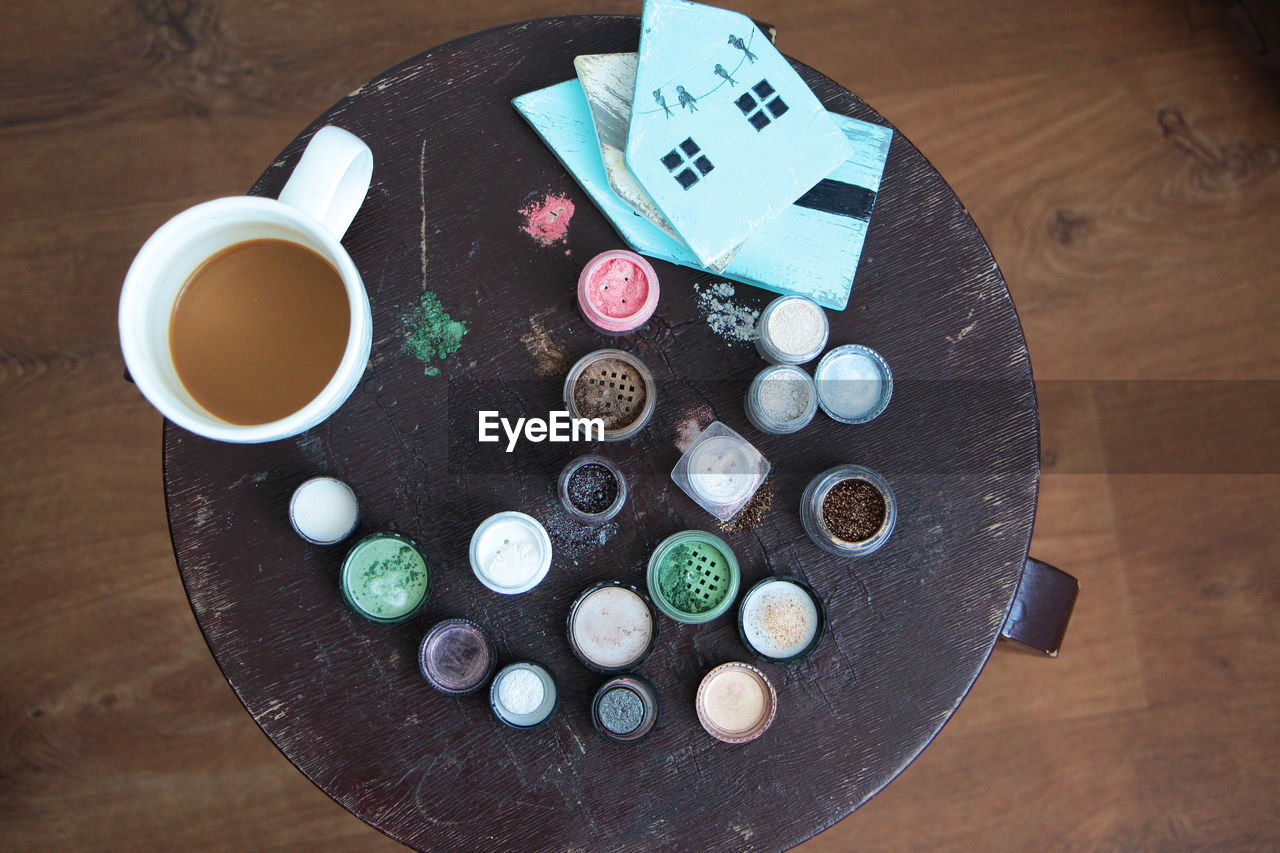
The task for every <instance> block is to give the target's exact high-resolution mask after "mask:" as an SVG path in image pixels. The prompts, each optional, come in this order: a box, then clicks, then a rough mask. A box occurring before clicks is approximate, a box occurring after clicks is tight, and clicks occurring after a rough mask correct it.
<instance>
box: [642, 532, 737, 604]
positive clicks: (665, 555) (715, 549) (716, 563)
mask: <svg viewBox="0 0 1280 853" xmlns="http://www.w3.org/2000/svg"><path fill="white" fill-rule="evenodd" d="M646 582H647V584H648V587H649V596H650V598H652V599H653V603H654V604H656V605H657V606H658V609H659V610H661V611H662V612H663V613H665V614H666V615H667V616H670V617H671V618H672V619H674V620H676V621H677V622H684V623H687V624H691V625H692V624H698V623H700V622H710V621H711V620H712V619H715V618H716V617H717V616H719V615H721V614H722V613H724V612H725V611H727V610H728V609H729V608H730V607H732V606H733V600H734V598H735V597H736V596H737V595H738V584H739V582H740V581H739V575H738V558H737V557H736V556H734V553H733V551H732V550H731V549H730V548H729V546H728V545H727V544H726V543H725V541H724V540H723V539H721V538H720V537H719V536H713V535H712V534H710V533H706V532H704V531H702V530H685V531H683V532H681V533H676V534H675V535H673V536H668V537H667V538H666V539H664V540H662V542H661V544H659V545H658V547H657V548H654V549H653V555H652V556H651V557H649V571H648V573H647V574H646Z"/></svg>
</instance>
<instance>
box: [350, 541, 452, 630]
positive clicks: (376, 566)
mask: <svg viewBox="0 0 1280 853" xmlns="http://www.w3.org/2000/svg"><path fill="white" fill-rule="evenodd" d="M339 584H340V585H341V587H342V598H343V600H345V601H346V602H347V604H349V605H350V606H351V609H352V610H354V611H355V612H356V613H358V614H360V615H361V616H363V617H364V618H366V619H369V620H371V621H373V622H403V621H404V620H406V619H408V618H410V617H412V616H413V615H414V614H415V613H417V612H418V611H419V610H421V609H422V605H423V604H425V603H426V601H427V598H429V597H430V595H431V565H430V563H428V562H427V556H426V554H424V553H423V552H422V549H421V548H419V547H418V543H416V542H414V541H413V540H412V539H410V538H409V537H408V536H403V535H401V534H399V533H374V534H372V535H370V536H366V537H365V538H363V539H361V540H360V541H359V542H357V543H356V544H355V545H353V546H352V548H351V550H350V551H348V552H347V557H346V559H345V560H343V561H342V571H341V573H340V575H339Z"/></svg>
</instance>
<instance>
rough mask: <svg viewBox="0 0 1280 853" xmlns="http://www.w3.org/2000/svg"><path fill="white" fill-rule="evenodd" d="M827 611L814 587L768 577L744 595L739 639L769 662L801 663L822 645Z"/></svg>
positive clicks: (781, 578) (739, 609)
mask: <svg viewBox="0 0 1280 853" xmlns="http://www.w3.org/2000/svg"><path fill="white" fill-rule="evenodd" d="M826 623H827V616H826V609H825V608H824V607H823V606H822V599H820V598H818V594H817V593H816V592H814V591H813V588H812V587H811V586H809V585H808V584H807V583H805V582H804V581H802V580H800V579H799V578H797V577H791V576H790V575H782V576H779V577H771V578H765V579H764V580H762V581H760V582H759V583H757V584H756V585H755V586H753V587H751V589H749V590H747V592H746V595H744V596H742V604H741V605H739V607H738V636H739V637H741V638H742V644H743V645H745V646H746V647H747V648H748V649H750V650H751V651H752V652H754V653H755V654H756V655H759V656H760V657H761V658H763V659H764V660H766V661H768V662H769V663H784V664H785V663H797V662H799V661H801V660H804V659H805V658H806V657H808V656H809V655H810V654H812V653H813V650H814V649H816V648H817V647H818V645H819V644H820V643H821V642H822V634H823V632H824V630H825V628H826Z"/></svg>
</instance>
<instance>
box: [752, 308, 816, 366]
mask: <svg viewBox="0 0 1280 853" xmlns="http://www.w3.org/2000/svg"><path fill="white" fill-rule="evenodd" d="M756 330H757V331H758V333H759V334H758V336H757V337H756V350H757V351H758V352H759V353H760V356H761V357H762V358H763V359H764V360H765V361H767V362H769V363H771V364H804V363H805V362H809V361H813V360H814V359H815V358H817V357H818V354H819V353H821V352H822V350H823V348H824V347H826V345H827V335H828V334H830V331H831V328H830V325H829V324H828V322H827V314H826V312H825V311H823V310H822V306H821V305H819V304H818V303H816V302H814V301H813V300H812V299H809V298H807V297H804V296H779V297H778V298H777V299H775V300H773V301H772V302H770V303H769V304H768V305H766V306H765V307H764V310H763V311H761V312H760V320H759V322H758V323H757V324H756Z"/></svg>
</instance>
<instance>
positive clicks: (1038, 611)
mask: <svg viewBox="0 0 1280 853" xmlns="http://www.w3.org/2000/svg"><path fill="white" fill-rule="evenodd" d="M1079 593H1080V581H1078V580H1076V579H1075V578H1074V577H1072V576H1071V575H1069V574H1067V573H1066V572H1064V571H1062V569H1059V568H1056V567H1055V566H1051V565H1049V564H1048V563H1042V562H1040V561H1039V560H1037V559H1035V558H1034V557H1027V560H1026V562H1025V563H1023V565H1022V579H1021V580H1020V581H1018V591H1017V593H1015V594H1014V596H1013V605H1012V606H1011V607H1010V608H1009V615H1008V616H1006V617H1005V620H1004V627H1003V628H1001V629H1000V636H1001V638H1002V639H1005V640H1015V641H1017V642H1019V643H1022V644H1023V645H1026V646H1030V647H1031V648H1033V649H1035V650H1037V651H1039V652H1042V653H1044V654H1045V655H1048V656H1049V657H1051V658H1056V657H1057V656H1058V650H1059V649H1061V648H1062V638H1063V637H1064V636H1066V633H1067V623H1068V622H1070V621H1071V611H1072V610H1074V609H1075V606H1076V597H1077V596H1078V595H1079Z"/></svg>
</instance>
